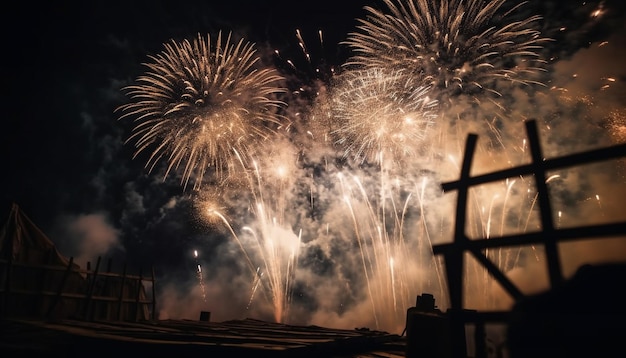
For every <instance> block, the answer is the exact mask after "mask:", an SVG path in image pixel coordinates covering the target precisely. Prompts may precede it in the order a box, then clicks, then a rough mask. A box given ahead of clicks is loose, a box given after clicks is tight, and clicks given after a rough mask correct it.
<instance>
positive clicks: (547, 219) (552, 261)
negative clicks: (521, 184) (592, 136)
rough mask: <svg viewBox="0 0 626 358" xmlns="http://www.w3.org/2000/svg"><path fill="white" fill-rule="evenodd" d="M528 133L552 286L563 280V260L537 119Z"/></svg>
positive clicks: (527, 125)
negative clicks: (547, 182)
mask: <svg viewBox="0 0 626 358" xmlns="http://www.w3.org/2000/svg"><path fill="white" fill-rule="evenodd" d="M526 133H527V135H528V143H529V146H530V154H531V155H532V161H533V172H534V175H535V185H536V186H537V199H538V202H539V208H540V210H539V211H540V214H541V231H543V234H544V239H545V250H546V257H547V259H548V260H547V261H548V273H549V275H550V284H551V286H552V287H555V286H556V285H558V284H560V283H562V282H563V274H562V273H561V260H560V258H559V252H558V247H557V242H556V239H555V237H554V235H553V233H554V219H553V218H552V206H551V205H550V193H549V192H548V185H547V184H546V171H545V169H544V166H543V161H544V158H543V154H542V152H541V144H540V142H539V134H537V124H536V123H535V121H527V122H526Z"/></svg>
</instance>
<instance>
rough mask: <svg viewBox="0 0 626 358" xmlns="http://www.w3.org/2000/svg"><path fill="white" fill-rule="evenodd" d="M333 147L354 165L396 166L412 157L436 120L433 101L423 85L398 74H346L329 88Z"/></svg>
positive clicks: (378, 72) (376, 70)
mask: <svg viewBox="0 0 626 358" xmlns="http://www.w3.org/2000/svg"><path fill="white" fill-rule="evenodd" d="M332 92H333V94H332V95H331V98H332V99H331V101H332V103H331V111H332V114H333V118H334V120H335V121H336V122H337V123H336V129H334V130H333V131H332V132H331V135H333V136H334V137H335V142H336V143H337V144H339V145H341V146H342V147H343V148H344V154H343V155H344V157H353V158H354V159H355V160H357V161H358V162H364V161H369V162H371V163H374V162H376V163H378V164H380V163H382V162H383V157H387V156H389V159H390V160H394V161H398V160H401V159H403V158H406V157H407V156H408V157H411V156H414V155H416V154H417V152H418V150H419V147H420V144H421V143H422V141H423V140H424V137H425V133H426V131H427V130H428V128H429V127H430V126H431V124H432V123H433V121H434V119H435V118H436V117H437V115H438V112H437V101H436V100H433V99H431V98H430V97H429V94H430V87H429V86H424V85H422V84H421V82H420V81H418V80H417V79H415V78H414V77H411V76H406V75H405V73H404V72H403V71H401V70H397V71H393V72H388V71H385V70H383V69H369V70H365V71H349V72H346V73H345V74H344V75H342V76H341V77H340V78H339V79H338V81H337V83H336V85H335V86H334V87H333V89H332Z"/></svg>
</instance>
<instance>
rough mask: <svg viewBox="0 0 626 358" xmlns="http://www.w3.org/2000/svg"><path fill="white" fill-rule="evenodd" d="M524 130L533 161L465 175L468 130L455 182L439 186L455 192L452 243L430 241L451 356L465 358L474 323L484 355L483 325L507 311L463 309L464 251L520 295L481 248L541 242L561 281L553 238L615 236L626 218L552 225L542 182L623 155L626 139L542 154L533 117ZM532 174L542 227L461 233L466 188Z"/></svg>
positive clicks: (503, 319) (555, 281)
mask: <svg viewBox="0 0 626 358" xmlns="http://www.w3.org/2000/svg"><path fill="white" fill-rule="evenodd" d="M525 125H526V133H527V136H528V140H529V147H530V150H531V158H532V162H531V163H530V164H527V165H521V166H518V167H515V168H509V169H504V170H500V171H496V172H492V173H488V174H482V175H477V176H473V177H472V176H470V170H471V167H472V159H473V156H474V150H475V148H476V142H477V139H478V137H477V135H474V134H470V135H469V136H468V138H467V141H466V145H465V152H464V158H463V163H462V167H461V173H460V178H459V179H458V180H456V181H452V182H447V183H444V184H443V185H442V188H443V190H444V192H446V193H447V192H451V191H454V190H456V191H457V193H458V194H457V203H456V221H455V228H454V238H453V241H452V242H451V243H446V244H440V245H433V253H434V254H435V255H443V259H444V261H445V269H446V279H447V282H448V294H449V300H450V309H449V310H448V312H447V313H448V316H449V318H450V334H451V339H452V342H453V344H452V349H453V352H452V356H453V357H454V358H461V357H462V358H466V357H467V348H466V336H465V332H466V331H465V328H466V325H473V326H474V328H475V332H476V334H475V342H474V343H475V347H476V353H475V357H477V358H480V357H486V356H487V352H486V347H485V342H484V339H485V334H484V332H485V324H486V323H489V322H491V323H507V322H509V316H510V312H508V311H502V312H480V311H475V310H467V309H465V308H464V305H463V302H464V299H463V296H464V295H463V282H464V272H463V270H464V255H465V254H466V253H469V254H470V255H472V256H473V257H474V258H476V260H477V261H478V263H480V264H481V265H482V266H483V267H484V268H485V269H486V270H487V271H488V273H489V274H490V275H491V276H492V277H493V278H494V279H495V280H496V281H497V282H498V283H499V284H500V285H501V286H502V287H503V288H504V289H505V291H506V292H507V293H508V294H509V295H510V296H511V297H512V298H513V299H514V300H515V301H519V300H520V299H522V298H524V297H525V296H524V294H523V293H522V291H521V290H520V289H519V288H518V287H517V286H516V285H515V284H514V283H513V282H511V280H509V279H508V278H507V276H506V275H505V274H504V273H503V272H502V271H501V270H500V269H499V268H498V266H496V265H495V264H494V263H493V262H492V261H491V260H490V259H489V258H488V257H487V256H486V255H485V253H484V251H485V250H486V249H491V248H501V247H511V246H521V245H533V244H542V245H543V247H544V248H545V255H546V265H547V271H548V275H549V278H550V286H551V287H555V286H558V285H560V284H561V283H562V282H563V280H564V278H563V274H562V272H561V263H560V258H559V252H558V245H557V244H558V243H560V242H565V241H573V240H582V239H587V240H589V239H600V238H606V237H620V236H623V235H625V234H626V222H616V223H608V224H601V225H589V226H581V227H571V228H558V227H556V226H555V224H554V218H553V214H552V208H551V204H550V197H549V193H548V187H547V184H546V181H547V175H546V172H548V171H550V170H555V169H562V168H567V167H571V166H579V165H582V164H587V163H592V162H599V161H607V160H611V159H617V158H620V157H626V144H619V145H615V146H611V147H607V148H602V149H596V150H591V151H587V152H583V153H578V154H572V155H567V156H562V157H559V158H552V159H545V158H544V157H543V153H542V150H541V145H540V141H539V135H538V132H537V127H536V123H535V120H528V121H527V122H526V123H525ZM524 175H533V176H534V180H535V185H536V188H537V194H538V205H539V209H540V220H541V227H542V229H541V231H538V232H526V233H521V234H515V235H507V236H501V237H493V236H491V237H489V238H486V237H483V238H472V239H470V238H469V237H468V236H467V235H466V232H465V230H466V219H467V217H466V214H467V198H468V192H469V189H470V188H471V187H474V186H478V185H482V184H487V183H491V182H495V181H500V180H505V179H507V178H514V177H520V176H524Z"/></svg>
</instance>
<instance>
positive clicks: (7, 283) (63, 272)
mask: <svg viewBox="0 0 626 358" xmlns="http://www.w3.org/2000/svg"><path fill="white" fill-rule="evenodd" d="M100 264H101V258H100V257H98V261H97V263H96V266H95V268H94V269H93V270H91V269H90V268H89V265H88V268H87V269H80V268H79V267H78V266H77V265H75V264H74V259H73V258H70V260H69V263H68V265H67V266H66V267H63V266H61V265H49V264H48V265H47V264H36V263H25V262H18V261H14V260H11V259H9V260H6V259H0V282H2V284H0V305H2V309H1V311H0V313H1V315H2V317H4V318H7V317H31V318H44V319H53V318H74V319H82V320H88V321H92V320H124V321H138V320H147V319H152V320H154V319H155V318H156V292H155V277H154V269H152V270H151V272H150V274H149V276H145V275H143V273H142V272H141V271H140V272H139V274H138V275H133V274H129V273H127V267H126V264H124V266H123V269H122V273H116V272H112V271H111V265H112V261H111V260H108V265H107V268H106V270H101V269H100ZM146 285H147V286H148V287H149V289H150V291H151V292H150V296H151V297H150V298H149V297H147V296H148V293H147V292H146V289H145V287H146Z"/></svg>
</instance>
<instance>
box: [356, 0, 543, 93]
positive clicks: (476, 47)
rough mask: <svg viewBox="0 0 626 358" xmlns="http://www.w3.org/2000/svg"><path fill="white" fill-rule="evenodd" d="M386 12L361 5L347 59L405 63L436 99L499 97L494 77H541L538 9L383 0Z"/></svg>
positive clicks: (499, 1) (490, 1)
mask: <svg viewBox="0 0 626 358" xmlns="http://www.w3.org/2000/svg"><path fill="white" fill-rule="evenodd" d="M383 1H384V3H385V5H386V6H387V8H388V10H389V13H387V12H385V11H381V10H377V9H374V8H372V7H365V10H366V11H367V12H368V16H367V19H365V20H364V19H359V22H360V24H361V25H360V26H358V27H357V29H358V31H355V32H352V33H350V34H349V36H348V39H347V40H346V42H345V43H346V44H347V45H348V46H350V47H351V48H352V49H353V50H354V51H355V55H354V56H353V57H352V58H351V59H350V60H349V61H348V62H347V65H356V66H365V67H375V68H378V67H384V68H393V69H398V68H403V69H407V70H409V71H410V72H411V75H412V76H419V77H421V78H423V79H424V80H425V81H427V82H430V83H432V85H433V86H434V87H435V88H436V89H437V92H438V93H439V96H440V97H438V99H439V100H440V101H441V102H444V100H447V101H449V100H450V97H451V96H453V95H456V94H459V93H464V94H470V95H471V96H472V97H474V98H476V95H477V94H479V93H491V94H493V95H495V96H496V97H498V96H501V93H500V92H499V90H498V88H499V85H498V84H499V83H503V82H506V83H516V84H524V85H530V84H541V82H540V81H539V79H540V76H539V75H540V74H541V73H542V72H544V71H545V69H544V64H545V61H543V60H542V59H541V57H540V55H539V50H540V49H541V48H542V46H543V43H544V42H545V41H547V39H546V38H542V37H541V35H540V33H539V31H537V30H534V29H533V28H532V27H533V26H534V25H535V24H536V23H537V22H538V21H539V20H540V17H539V16H531V17H529V18H525V19H516V17H519V16H516V14H517V13H518V12H519V11H518V9H519V7H520V6H521V4H520V5H516V6H513V8H512V9H510V10H508V11H504V9H503V5H504V3H505V2H506V0H487V1H484V0H469V1H462V0H441V1H439V2H435V1H431V0H408V1H407V0H404V1H400V0H383Z"/></svg>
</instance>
